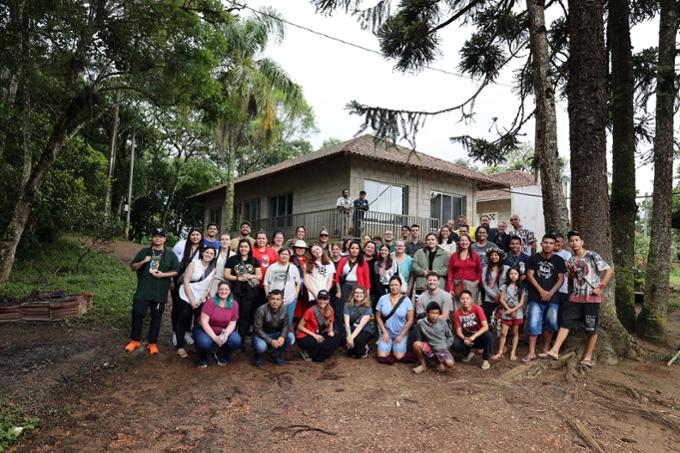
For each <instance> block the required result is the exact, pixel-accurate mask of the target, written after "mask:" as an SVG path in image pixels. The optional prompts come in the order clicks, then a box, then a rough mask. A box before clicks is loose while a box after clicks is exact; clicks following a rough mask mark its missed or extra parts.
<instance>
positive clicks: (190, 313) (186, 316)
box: [175, 245, 217, 358]
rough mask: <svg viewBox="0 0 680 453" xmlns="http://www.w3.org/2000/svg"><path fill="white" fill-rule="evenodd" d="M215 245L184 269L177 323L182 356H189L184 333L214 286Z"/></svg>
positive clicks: (197, 314)
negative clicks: (185, 346) (185, 347)
mask: <svg viewBox="0 0 680 453" xmlns="http://www.w3.org/2000/svg"><path fill="white" fill-rule="evenodd" d="M216 254H217V251H216V250H215V247H213V246H211V245H209V246H208V247H206V248H205V249H204V250H203V253H201V259H200V261H198V262H194V261H192V262H191V263H189V266H187V268H186V270H185V271H184V276H183V279H182V285H181V286H180V288H179V297H180V299H181V300H182V303H181V304H180V305H179V307H178V308H179V313H178V315H177V324H176V325H175V332H176V334H177V354H178V355H179V356H180V357H181V358H186V357H187V352H186V350H185V349H184V334H185V333H187V330H186V327H187V326H189V327H190V326H191V320H192V319H197V318H198V316H199V314H200V312H201V305H202V304H203V302H205V300H206V299H207V298H208V295H209V293H210V288H211V287H212V283H213V277H214V276H215V263H214V259H215V255H216Z"/></svg>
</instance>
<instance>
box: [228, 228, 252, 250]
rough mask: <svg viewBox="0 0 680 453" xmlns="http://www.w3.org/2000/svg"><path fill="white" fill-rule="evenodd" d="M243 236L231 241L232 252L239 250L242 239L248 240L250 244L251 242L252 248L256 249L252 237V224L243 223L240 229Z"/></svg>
mask: <svg viewBox="0 0 680 453" xmlns="http://www.w3.org/2000/svg"><path fill="white" fill-rule="evenodd" d="M239 230H240V232H241V235H240V236H239V237H237V238H234V239H232V240H231V249H232V250H238V243H239V241H240V240H241V239H247V240H248V242H250V246H251V247H255V239H253V238H252V236H250V231H251V228H250V222H248V221H245V222H241V226H240V228H239Z"/></svg>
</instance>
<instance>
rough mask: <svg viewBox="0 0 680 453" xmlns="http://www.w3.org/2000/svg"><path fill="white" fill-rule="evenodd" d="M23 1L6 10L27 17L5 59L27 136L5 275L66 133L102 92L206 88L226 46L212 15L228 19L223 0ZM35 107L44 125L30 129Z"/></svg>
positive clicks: (91, 111) (1, 276) (169, 97)
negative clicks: (15, 76)
mask: <svg viewBox="0 0 680 453" xmlns="http://www.w3.org/2000/svg"><path fill="white" fill-rule="evenodd" d="M22 4H23V5H26V7H25V8H23V9H22V8H16V9H14V10H10V14H13V15H14V16H12V17H10V19H9V20H10V21H11V22H13V23H14V22H16V21H17V20H18V21H20V23H22V26H21V27H20V35H21V37H20V39H18V41H20V42H21V46H20V48H21V49H22V51H21V52H20V55H19V56H17V55H16V52H15V53H10V54H9V58H10V62H9V66H8V67H10V68H19V67H21V71H22V73H21V80H22V81H23V86H22V87H20V88H19V91H18V94H17V96H18V97H19V98H20V99H21V100H22V103H21V106H22V107H21V109H18V108H16V106H15V108H14V109H12V110H11V111H10V113H9V115H8V116H9V118H10V119H15V120H16V119H18V118H22V121H20V122H19V124H21V125H22V126H21V130H19V131H16V130H11V129H10V131H9V133H16V132H19V133H20V134H21V136H23V140H22V141H23V143H24V146H23V148H24V150H23V157H22V158H21V159H20V162H21V163H20V167H21V168H23V170H22V174H23V175H22V178H21V183H20V184H19V185H18V189H19V190H18V194H17V196H16V198H15V199H14V201H13V203H12V206H11V210H10V213H9V216H8V218H9V220H8V222H7V224H6V225H5V228H4V231H3V232H2V234H1V236H0V282H2V281H5V280H7V278H8V277H9V274H10V271H11V269H12V265H13V263H14V257H15V253H16V249H17V245H18V244H19V241H20V240H21V238H22V235H23V233H24V230H25V227H26V224H27V221H28V218H29V215H30V212H31V208H32V206H33V203H34V201H35V198H36V196H37V194H38V193H39V191H40V188H41V187H42V184H43V182H44V180H45V177H46V175H47V174H48V172H49V170H50V168H51V167H52V165H53V164H54V162H55V161H56V160H57V158H58V156H59V154H60V152H61V150H62V148H63V145H64V142H65V141H66V139H67V137H68V136H69V135H74V134H75V133H76V132H77V131H78V130H79V129H80V128H81V127H82V126H83V124H84V123H85V122H86V121H88V120H91V119H92V118H93V117H95V116H96V115H95V113H96V112H97V106H98V105H99V104H100V103H101V102H102V99H103V98H104V97H105V94H106V92H107V91H115V90H119V89H123V90H135V91H137V92H139V93H142V94H143V95H144V96H145V97H147V98H148V99H151V100H153V101H156V102H159V103H160V102H162V103H166V104H172V103H176V102H178V100H179V99H181V98H183V97H191V96H192V94H193V93H195V91H196V89H197V87H200V90H202V91H208V90H210V87H211V84H212V78H211V75H212V69H213V66H214V62H215V60H216V58H215V56H214V54H215V52H216V51H217V52H218V51H220V50H221V49H222V48H223V47H224V37H223V35H221V34H219V33H216V27H213V25H212V24H214V23H220V24H223V23H228V22H229V21H230V20H231V15H230V14H228V13H225V12H223V11H221V10H220V5H219V2H218V1H217V0H200V1H194V2H179V1H175V0H166V1H162V2H122V1H120V0H118V1H116V0H95V1H92V2H76V1H68V0H64V1H62V2H56V3H52V2H32V1H26V2H23V3H22ZM17 14H18V15H19V16H18V17H17V16H16V15H17ZM197 44H198V46H197ZM219 60H221V58H220V59H219ZM17 61H18V62H17ZM10 73H11V71H10ZM7 75H8V74H7V73H2V74H0V77H6V76H7ZM9 76H10V77H12V75H11V74H10V75H9ZM3 82H4V80H3ZM36 82H40V83H41V85H40V90H38V89H37V87H35V86H34V85H33V84H34V83H36ZM10 83H11V80H10ZM33 93H41V97H40V99H39V101H40V103H33V102H31V98H30V95H31V94H33ZM8 105H9V104H8ZM34 117H39V118H40V120H41V121H40V122H39V123H37V124H39V125H40V126H41V128H44V134H40V135H38V134H36V133H35V132H37V131H35V130H32V128H31V127H33V128H35V126H36V122H35V121H32V119H33V118H34ZM12 123H16V121H10V124H12ZM29 126H31V127H29ZM14 138H16V135H15V137H14ZM7 143H9V140H8V141H7ZM15 143H16V142H15Z"/></svg>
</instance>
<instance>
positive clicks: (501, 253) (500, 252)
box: [486, 247, 505, 264]
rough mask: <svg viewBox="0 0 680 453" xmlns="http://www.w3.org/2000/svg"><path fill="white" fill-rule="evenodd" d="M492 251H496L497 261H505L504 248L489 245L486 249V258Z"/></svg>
mask: <svg viewBox="0 0 680 453" xmlns="http://www.w3.org/2000/svg"><path fill="white" fill-rule="evenodd" d="M492 253H498V261H499V262H500V263H501V264H503V261H505V250H503V249H499V248H498V247H491V248H490V249H489V250H487V251H486V258H487V259H488V258H489V257H490V256H491V254H492Z"/></svg>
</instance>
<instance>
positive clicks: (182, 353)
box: [177, 348, 189, 359]
mask: <svg viewBox="0 0 680 453" xmlns="http://www.w3.org/2000/svg"><path fill="white" fill-rule="evenodd" d="M177 355H178V356H180V357H181V358H183V359H186V358H187V357H189V354H187V351H185V350H184V348H179V349H178V350H177Z"/></svg>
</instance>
